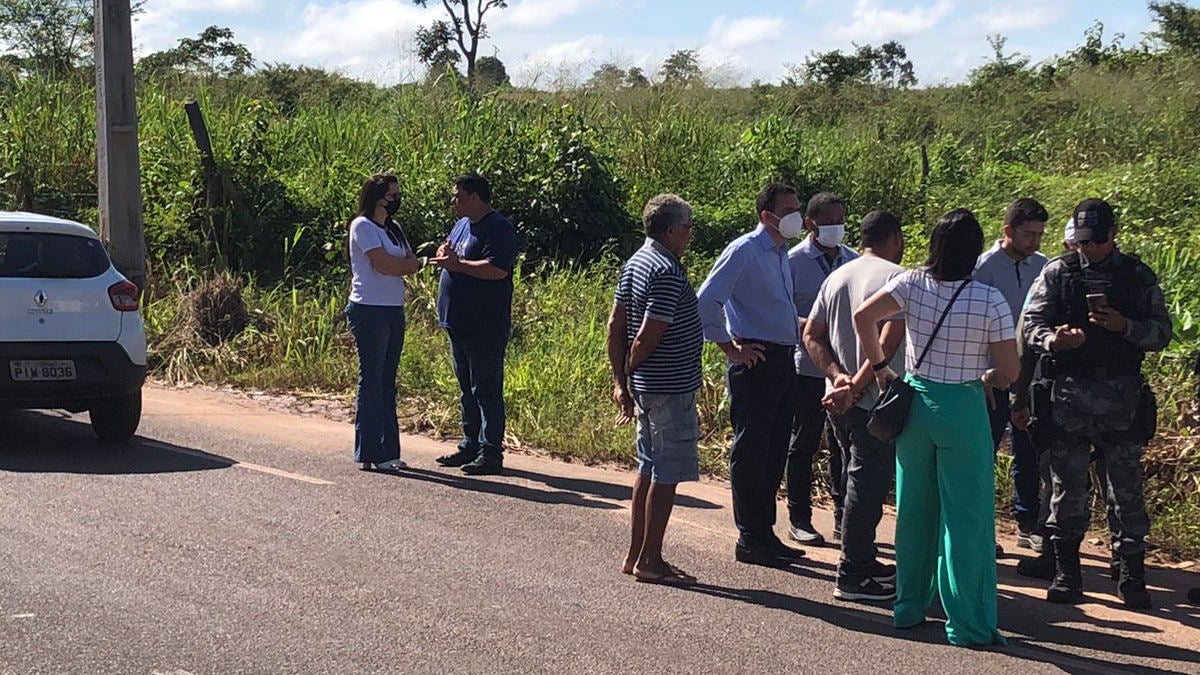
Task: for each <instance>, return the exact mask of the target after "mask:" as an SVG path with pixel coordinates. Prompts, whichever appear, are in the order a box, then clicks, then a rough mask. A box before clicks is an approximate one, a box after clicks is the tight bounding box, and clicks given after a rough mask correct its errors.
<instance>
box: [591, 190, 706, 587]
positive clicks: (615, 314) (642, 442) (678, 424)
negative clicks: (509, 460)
mask: <svg viewBox="0 0 1200 675" xmlns="http://www.w3.org/2000/svg"><path fill="white" fill-rule="evenodd" d="M642 223H643V224H644V225H645V227H646V243H645V244H644V245H643V246H642V247H641V248H640V249H638V250H637V252H636V253H634V254H633V256H632V257H630V258H629V260H628V261H626V263H625V265H624V267H622V268H621V279H620V282H619V283H618V284H617V293H616V301H615V302H614V303H613V309H612V314H611V315H610V316H609V319H608V360H609V364H610V365H611V366H612V373H613V401H614V402H616V404H617V406H618V408H619V409H620V410H619V413H618V415H617V423H618V424H625V423H627V422H629V421H630V420H632V419H634V417H635V416H636V419H637V454H638V477H637V480H636V481H635V482H634V484H633V518H632V521H633V522H632V528H631V536H630V541H629V553H628V554H627V555H626V556H625V563H624V565H622V567H621V571H622V572H624V573H625V574H632V575H633V576H634V578H636V579H637V580H638V581H644V582H649V583H659V584H674V585H688V584H693V583H695V581H696V579H695V577H693V576H691V575H689V574H687V573H686V572H684V571H682V570H680V569H679V568H678V567H675V566H674V565H671V564H670V563H668V562H666V561H665V560H663V557H662V545H663V535H664V533H665V532H666V529H667V521H668V520H669V519H670V517H671V509H672V508H673V507H674V505H675V486H676V485H678V484H679V483H681V482H684V481H693V480H698V479H699V478H700V461H699V457H698V455H697V450H696V441H697V439H698V438H699V424H698V420H697V417H696V390H697V389H699V388H700V352H701V349H702V348H703V346H704V335H703V332H702V331H701V327H700V313H699V311H698V310H697V304H696V293H695V291H693V290H692V285H691V283H689V282H688V277H687V270H685V269H684V267H683V265H681V264H680V262H679V258H680V256H682V255H683V252H684V251H685V250H686V249H687V245H688V242H689V241H691V238H692V207H691V205H689V204H688V203H687V202H685V201H683V200H682V199H680V198H679V197H677V196H675V195H671V194H663V195H658V196H657V197H654V198H652V199H651V200H650V201H649V202H648V203H647V204H646V208H645V210H644V211H643V212H642Z"/></svg>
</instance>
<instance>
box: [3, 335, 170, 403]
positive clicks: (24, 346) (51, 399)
mask: <svg viewBox="0 0 1200 675" xmlns="http://www.w3.org/2000/svg"><path fill="white" fill-rule="evenodd" d="M18 360H71V361H74V363H75V379H74V380H68V381H61V382H53V381H52V382H15V381H13V379H12V372H11V370H10V367H9V364H10V363H11V362H12V361H18ZM145 379H146V366H144V365H138V364H135V363H133V362H132V361H130V359H129V354H128V353H127V352H126V351H125V349H124V348H123V347H121V345H119V344H117V343H115V342H11V343H4V342H0V408H66V409H68V410H76V411H78V410H85V409H87V408H88V406H89V404H90V403H91V402H92V401H95V400H96V399H99V398H108V397H112V396H122V395H126V394H132V393H134V392H136V391H138V390H139V389H140V388H141V386H142V382H144V381H145Z"/></svg>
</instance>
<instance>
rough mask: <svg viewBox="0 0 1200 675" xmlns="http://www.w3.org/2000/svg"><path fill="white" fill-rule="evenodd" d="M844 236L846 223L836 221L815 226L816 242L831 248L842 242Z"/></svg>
mask: <svg viewBox="0 0 1200 675" xmlns="http://www.w3.org/2000/svg"><path fill="white" fill-rule="evenodd" d="M845 238H846V224H845V223H838V224H837V225H818V226H817V243H818V244H820V245H822V246H824V247H826V248H833V247H834V246H838V245H840V244H841V243H842V240H844V239H845Z"/></svg>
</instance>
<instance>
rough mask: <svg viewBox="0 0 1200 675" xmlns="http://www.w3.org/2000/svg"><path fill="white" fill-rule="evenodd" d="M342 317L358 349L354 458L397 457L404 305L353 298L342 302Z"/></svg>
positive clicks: (398, 456) (398, 450)
mask: <svg viewBox="0 0 1200 675" xmlns="http://www.w3.org/2000/svg"><path fill="white" fill-rule="evenodd" d="M346 321H347V322H348V323H349V324H350V333H351V334H352V335H354V347H355V349H356V350H357V351H358V397H357V400H356V402H355V409H354V461H355V462H372V463H380V462H386V461H388V460H391V459H399V458H400V425H399V423H398V422H397V420H396V371H397V370H399V368H400V352H401V351H402V350H403V349H404V308H403V307H391V306H381V305H360V304H357V303H354V302H352V303H350V304H348V305H346Z"/></svg>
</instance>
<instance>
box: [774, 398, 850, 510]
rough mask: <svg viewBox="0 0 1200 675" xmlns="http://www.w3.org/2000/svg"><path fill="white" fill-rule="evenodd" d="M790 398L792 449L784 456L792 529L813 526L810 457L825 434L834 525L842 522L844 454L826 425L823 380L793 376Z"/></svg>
mask: <svg viewBox="0 0 1200 675" xmlns="http://www.w3.org/2000/svg"><path fill="white" fill-rule="evenodd" d="M795 378H796V393H795V396H794V397H793V400H794V401H795V408H794V409H793V410H792V413H791V418H792V427H791V445H790V446H789V447H788V454H787V505H788V518H789V519H790V520H791V522H792V525H803V526H805V527H808V526H811V525H812V487H813V457H814V456H816V454H817V450H818V449H819V448H820V447H821V435H822V432H824V434H825V439H826V444H827V445H828V446H829V496H830V497H832V498H833V517H834V522H835V523H840V522H841V518H842V502H843V500H844V496H845V494H846V474H845V470H844V467H845V465H846V461H845V460H846V456H847V455H846V453H845V452H844V451H843V449H842V446H841V444H840V443H838V441H837V438H836V436H835V435H834V433H833V430H832V428H831V427H827V425H826V415H825V409H824V408H823V407H821V399H822V398H824V397H825V379H824V378H820V377H807V376H804V375H796V376H795Z"/></svg>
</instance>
